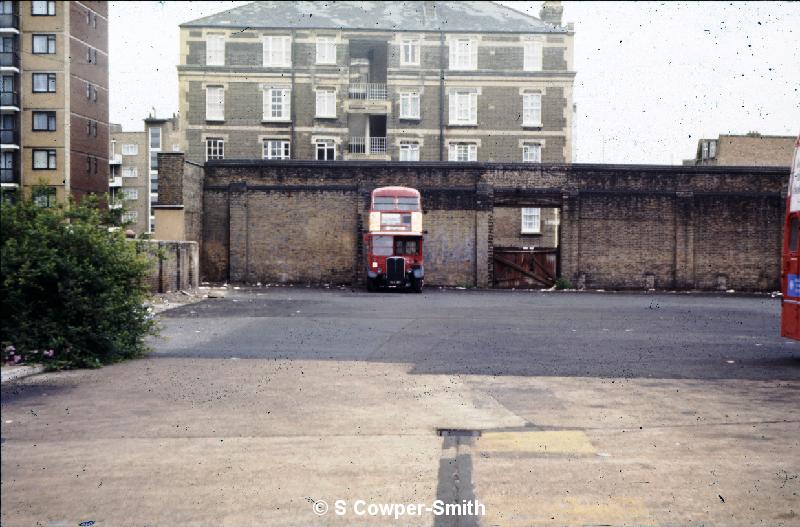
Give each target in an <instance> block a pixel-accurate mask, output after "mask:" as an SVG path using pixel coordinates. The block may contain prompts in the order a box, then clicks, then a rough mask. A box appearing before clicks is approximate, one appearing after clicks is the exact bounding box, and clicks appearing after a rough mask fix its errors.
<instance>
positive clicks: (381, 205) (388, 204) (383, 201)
mask: <svg viewBox="0 0 800 527" xmlns="http://www.w3.org/2000/svg"><path fill="white" fill-rule="evenodd" d="M372 208H373V209H374V210H394V209H395V204H394V198H392V197H383V196H376V197H375V198H374V200H373V203H372Z"/></svg>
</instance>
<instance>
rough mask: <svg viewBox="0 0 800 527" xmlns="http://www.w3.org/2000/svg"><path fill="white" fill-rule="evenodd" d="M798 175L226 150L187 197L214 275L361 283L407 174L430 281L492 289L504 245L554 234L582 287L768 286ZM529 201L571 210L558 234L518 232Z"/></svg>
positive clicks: (564, 270)
mask: <svg viewBox="0 0 800 527" xmlns="http://www.w3.org/2000/svg"><path fill="white" fill-rule="evenodd" d="M192 170H193V171H194V173H193V175H192V176H191V177H193V178H194V181H195V183H194V184H195V185H198V183H197V180H198V171H199V167H194V168H192ZM787 176H788V170H785V169H777V168H757V167H681V166H676V167H658V166H613V165H523V164H486V163H419V164H413V165H409V164H396V163H395V164H391V163H375V162H335V163H316V162H299V161H298V162H283V163H280V162H264V161H242V162H233V161H223V162H215V163H210V164H207V165H206V166H205V170H204V173H203V174H202V178H203V181H204V186H203V192H202V193H200V192H195V193H194V194H193V196H194V197H193V198H191V199H190V201H193V202H194V204H190V203H185V206H187V207H189V206H192V207H195V210H196V211H200V212H198V214H201V215H202V230H201V234H200V235H198V239H200V240H201V255H202V256H201V258H202V270H203V276H204V277H205V278H206V279H209V280H212V281H225V280H231V281H241V282H255V281H261V282H280V281H286V282H301V283H323V282H333V283H349V282H352V281H358V280H359V279H360V278H361V275H362V274H363V270H362V269H361V265H362V263H361V262H360V261H359V255H360V254H361V253H360V251H361V248H360V243H361V241H360V240H361V234H362V233H361V231H360V228H361V227H360V226H361V225H363V224H364V218H365V217H366V213H367V207H368V196H369V193H370V192H371V190H372V189H374V188H375V187H378V186H385V185H398V184H400V185H407V186H411V187H415V188H418V189H419V190H420V192H421V194H422V202H423V209H424V215H423V225H424V229H425V230H426V231H427V234H426V241H425V267H426V279H427V281H428V283H429V284H432V285H478V286H486V285H487V284H490V283H491V273H492V269H493V268H492V252H493V249H494V246H497V247H525V246H530V245H536V246H540V247H541V246H545V245H547V246H554V245H555V242H556V237H557V238H558V246H559V247H560V269H561V276H562V277H564V278H566V279H568V280H569V281H570V282H572V283H573V284H575V285H578V286H582V287H588V288H604V289H643V288H652V287H654V288H658V289H706V290H709V289H710V290H716V289H729V288H732V289H736V290H761V291H765V290H774V289H777V287H778V278H779V273H780V246H781V225H782V220H783V200H784V196H785V192H786V181H787ZM198 188H199V187H198ZM184 199H186V195H184ZM521 207H540V208H542V209H543V210H544V211H551V212H546V213H544V214H543V216H542V221H543V226H546V222H547V219H549V218H551V217H552V218H555V210H554V209H560V210H559V215H560V225H559V229H558V234H557V235H556V234H555V232H554V231H550V232H549V233H547V234H546V236H542V237H540V240H542V241H539V242H534V243H531V242H530V240H529V237H528V236H521V235H520V234H519V229H520V217H519V209H520V208H521ZM197 230H198V232H200V226H198V229H197ZM545 232H547V230H546V229H545ZM545 238H547V239H548V240H549V241H548V242H544V241H543V240H544V239H545ZM550 242H552V243H553V245H550Z"/></svg>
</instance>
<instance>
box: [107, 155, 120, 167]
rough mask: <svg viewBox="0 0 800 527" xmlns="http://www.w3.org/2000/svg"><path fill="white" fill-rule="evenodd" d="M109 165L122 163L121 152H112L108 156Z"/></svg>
mask: <svg viewBox="0 0 800 527" xmlns="http://www.w3.org/2000/svg"><path fill="white" fill-rule="evenodd" d="M108 164H109V165H121V164H122V154H114V155H112V156H111V157H109V158H108Z"/></svg>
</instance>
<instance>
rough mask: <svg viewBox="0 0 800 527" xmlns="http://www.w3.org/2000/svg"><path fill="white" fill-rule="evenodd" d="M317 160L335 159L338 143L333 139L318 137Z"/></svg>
mask: <svg viewBox="0 0 800 527" xmlns="http://www.w3.org/2000/svg"><path fill="white" fill-rule="evenodd" d="M316 151H317V161H334V160H335V159H336V143H335V142H334V140H333V139H318V140H317V142H316Z"/></svg>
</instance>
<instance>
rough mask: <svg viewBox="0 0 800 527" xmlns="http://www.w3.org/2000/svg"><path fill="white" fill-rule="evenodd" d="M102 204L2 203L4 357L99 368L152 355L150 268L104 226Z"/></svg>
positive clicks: (1, 328) (92, 200)
mask: <svg viewBox="0 0 800 527" xmlns="http://www.w3.org/2000/svg"><path fill="white" fill-rule="evenodd" d="M98 203H99V201H98V200H97V199H96V198H91V197H88V198H84V199H83V200H82V202H81V203H80V204H75V203H71V204H70V206H69V207H68V208H64V207H53V208H41V207H38V206H36V205H34V204H33V203H31V202H30V201H29V200H21V201H20V202H18V203H16V204H9V203H3V205H2V214H1V215H2V222H1V223H2V225H1V226H0V228H2V237H3V238H2V252H1V253H0V257H2V263H0V271H1V273H2V274H1V278H0V306H2V312H3V314H4V315H3V316H4V321H3V324H2V326H0V342H1V343H2V349H3V354H4V356H3V359H4V360H7V361H10V362H40V363H43V364H45V365H46V366H48V367H51V368H73V367H98V366H100V365H102V364H108V363H112V362H116V361H119V360H123V359H127V358H131V357H136V356H139V355H141V354H142V353H144V352H145V351H146V350H147V348H146V346H145V344H144V338H145V337H146V336H147V335H151V334H155V332H156V326H155V322H154V321H153V319H152V317H151V316H150V315H149V312H148V310H147V307H146V306H145V305H144V302H145V301H146V300H147V297H148V290H147V287H146V282H145V278H146V276H147V274H148V270H149V265H150V264H149V263H148V261H147V259H146V258H145V257H144V256H140V255H138V254H137V253H136V247H135V245H134V244H133V243H129V242H127V241H126V240H125V235H124V233H123V232H122V231H121V230H120V229H116V230H114V229H109V228H108V227H107V226H106V224H105V223H106V222H107V221H109V216H108V215H107V213H105V212H104V211H102V210H101V209H100V208H99V206H98ZM112 231H113V232H112Z"/></svg>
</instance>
